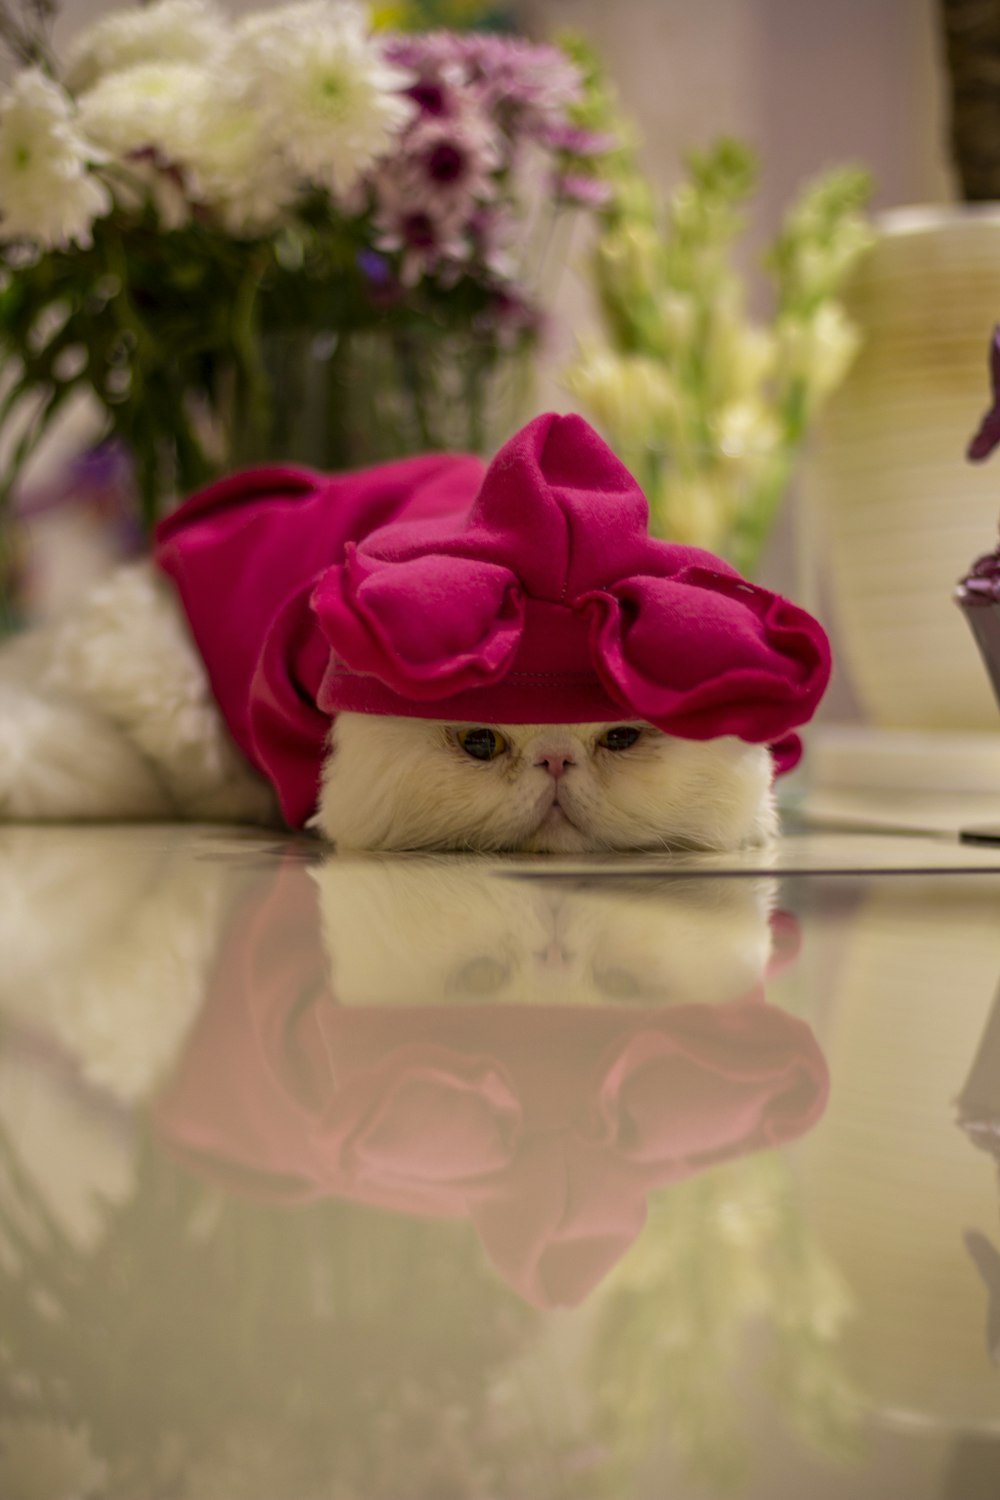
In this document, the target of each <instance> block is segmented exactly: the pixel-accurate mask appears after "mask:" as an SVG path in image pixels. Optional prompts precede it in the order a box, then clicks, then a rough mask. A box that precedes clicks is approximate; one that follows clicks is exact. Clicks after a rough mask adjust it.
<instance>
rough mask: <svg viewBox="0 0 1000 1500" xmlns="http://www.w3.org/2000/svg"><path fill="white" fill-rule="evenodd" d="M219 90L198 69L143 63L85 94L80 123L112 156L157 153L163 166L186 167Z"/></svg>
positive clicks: (210, 77)
mask: <svg viewBox="0 0 1000 1500" xmlns="http://www.w3.org/2000/svg"><path fill="white" fill-rule="evenodd" d="M216 87H217V83H216V80H215V75H214V73H212V72H211V71H210V70H209V69H208V68H204V67H200V66H198V65H197V64H196V63H180V62H174V63H140V64H138V65H137V66H136V67H134V68H126V69H124V70H123V71H122V72H120V73H109V74H108V76H107V77H106V78H102V79H101V81H100V83H98V84H96V85H95V86H94V87H93V88H92V89H89V90H88V91H87V93H85V94H82V95H81V96H80V100H79V110H80V123H81V125H82V126H83V129H84V130H85V131H86V133H87V135H88V137H89V138H90V139H91V140H93V141H96V142H97V144H98V145H99V146H102V147H103V148H104V149H105V150H106V151H108V152H110V153H111V155H113V156H118V157H126V156H128V155H129V154H130V152H135V151H145V150H155V152H156V153H157V156H158V157H159V158H161V159H162V160H164V161H169V162H178V161H184V160H185V159H186V157H187V156H188V153H189V152H190V150H191V147H192V141H193V138H194V135H195V126H194V121H195V120H196V119H197V118H198V115H199V112H200V111H203V110H204V109H205V107H206V106H207V103H208V102H209V101H210V100H211V97H212V93H213V91H214V89H215V88H216Z"/></svg>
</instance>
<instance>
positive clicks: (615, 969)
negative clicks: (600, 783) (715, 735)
mask: <svg viewBox="0 0 1000 1500" xmlns="http://www.w3.org/2000/svg"><path fill="white" fill-rule="evenodd" d="M312 877H313V879H314V880H315V882H316V883H317V886H318V888H319V897H320V910H321V913H322V922H323V931H324V938H325V944H326V949H327V952H328V954H329V959H330V965H331V971H332V978H333V984H334V988H335V990H336V993H337V996H338V999H340V1000H341V1001H342V1003H344V1004H348V1005H372V1004H375V1005H396V1004H427V1005H431V1004H436V1003H439V1002H440V1001H442V1000H445V1001H451V1002H452V1003H459V1002H466V1003H469V1002H475V1001H480V1002H490V1003H494V1004H495V1003H509V1002H518V1003H529V1004H552V1003H572V1004H575V1005H580V1004H608V1003H626V1004H638V1005H643V1004H653V1005H673V1004H722V1003H724V1002H726V1001H728V1000H737V999H740V998H742V997H743V996H744V995H746V994H747V993H748V992H749V991H750V990H751V989H753V988H754V987H755V986H756V985H759V984H760V983H761V981H762V980H763V978H764V975H765V973H766V969H767V965H768V959H769V955H770V951H771V927H770V925H769V921H768V917H769V913H770V910H771V907H772V904H773V899H774V883H773V882H772V881H770V880H714V879H705V880H683V879H672V880H667V881H662V882H661V881H650V880H646V881H643V880H634V881H630V880H624V879H616V880H615V881H612V882H609V883H608V884H607V885H603V886H601V887H600V888H598V889H596V890H595V889H591V888H588V887H586V886H584V887H582V888H579V889H577V888H574V887H572V886H569V885H564V884H563V883H562V882H559V883H554V882H544V883H540V882H534V881H528V880H518V879H508V878H504V877H503V876H499V877H498V876H497V874H496V873H489V872H487V871H485V870H483V869H481V868H480V867H479V866H477V864H476V863H475V862H474V861H471V860H462V861H460V862H455V861H453V860H448V859H443V858H441V857H437V858H435V857H434V856H424V857H421V858H413V859H407V860H403V861H398V860H385V861H382V860H379V861H374V860H373V861H364V862H358V863H355V862H354V861H351V862H349V863H340V862H338V861H337V860H326V861H325V862H324V863H323V864H322V865H320V866H317V867H315V868H314V869H313V871H312Z"/></svg>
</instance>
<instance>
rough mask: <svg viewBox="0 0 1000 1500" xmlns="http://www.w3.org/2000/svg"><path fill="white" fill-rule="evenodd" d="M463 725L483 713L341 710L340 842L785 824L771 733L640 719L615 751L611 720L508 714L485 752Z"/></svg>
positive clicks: (721, 840)
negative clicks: (768, 741) (753, 737)
mask: <svg viewBox="0 0 1000 1500" xmlns="http://www.w3.org/2000/svg"><path fill="white" fill-rule="evenodd" d="M619 722H629V723H633V724H636V725H637V727H639V724H638V723H637V721H634V720H633V721H619ZM460 727H471V726H456V725H453V724H449V723H444V722H442V721H439V720H435V719H419V718H393V717H390V716H381V715H379V716H373V715H365V714H355V713H347V712H344V713H341V714H339V715H338V717H337V719H336V721H335V723H334V727H333V730H332V734H331V740H330V754H328V756H327V758H326V762H325V765H324V770H323V784H322V789H321V794H320V803H319V812H318V814H317V816H316V818H315V820H314V823H315V826H316V827H318V829H319V830H320V831H321V832H322V833H323V834H324V835H325V836H326V837H327V838H329V839H332V840H333V841H334V842H335V843H336V844H337V846H338V848H340V849H383V850H401V849H471V848H475V849H480V850H485V851H488V852H501V851H517V852H526V853H554V854H576V853H582V852H584V851H589V850H614V849H637V848H638V849H670V848H691V847H695V848H707V849H726V848H735V847H738V846H740V845H743V844H758V843H762V842H764V841H766V840H767V839H768V838H770V837H772V836H773V834H774V832H775V822H776V815H775V810H774V803H773V798H772V795H771V780H772V766H771V758H770V754H769V752H768V751H767V749H766V748H765V747H763V746H760V745H748V744H746V743H745V742H743V741H741V740H738V739H736V738H734V737H731V736H725V737H722V738H719V739H714V740H707V741H692V740H681V739H676V738H673V737H672V736H669V735H666V734H663V733H661V732H660V731H659V730H656V729H653V728H652V727H651V726H649V725H641V727H642V731H643V732H642V734H641V736H640V738H639V740H638V742H637V743H636V744H635V745H633V746H632V747H630V748H629V749H626V750H622V751H610V750H607V749H605V748H602V747H601V746H600V744H599V740H600V739H601V736H602V735H603V734H604V733H605V732H606V731H607V730H608V729H609V728H612V727H614V726H613V725H610V724H551V725H546V724H515V725H506V724H499V725H492V726H489V727H491V728H496V729H498V730H499V731H500V733H501V734H502V735H503V736H504V739H505V740H506V741H507V744H508V749H507V751H506V753H504V754H502V755H499V756H497V757H496V759H494V760H491V761H480V760H476V759H474V758H472V757H471V756H469V755H467V754H465V752H464V751H463V750H462V749H461V747H460V746H459V744H458V742H457V739H456V734H455V730H456V729H457V728H460ZM552 755H557V756H561V757H562V758H563V759H565V760H566V761H567V762H568V764H567V766H566V770H565V773H564V774H563V775H562V776H561V777H560V778H559V779H558V784H557V782H556V780H555V779H554V778H553V777H552V776H551V775H550V774H549V772H548V770H547V769H546V767H545V765H544V764H543V762H544V760H545V758H546V757H547V756H549V757H551V756H552ZM556 798H558V804H559V808H558V811H553V802H554V800H555V799H556Z"/></svg>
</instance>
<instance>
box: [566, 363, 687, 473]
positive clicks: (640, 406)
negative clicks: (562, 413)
mask: <svg viewBox="0 0 1000 1500" xmlns="http://www.w3.org/2000/svg"><path fill="white" fill-rule="evenodd" d="M565 380H566V385H567V387H568V389H569V390H570V391H571V392H572V393H573V395H574V396H576V397H577V398H578V400H579V401H580V402H581V403H582V405H583V406H584V407H586V409H587V410H588V411H589V412H590V414H591V415H592V416H593V418H594V420H595V422H596V423H597V425H598V426H599V427H600V428H602V429H603V431H604V433H605V434H606V436H607V437H608V438H609V440H610V441H611V443H612V445H613V446H615V447H616V448H617V449H618V451H619V452H627V453H630V454H631V453H633V452H634V451H637V450H641V449H643V448H645V447H654V448H656V447H661V446H663V445H664V444H665V443H667V442H669V440H670V438H671V436H672V434H673V432H674V431H675V430H676V428H677V426H678V417H679V410H680V393H679V391H678V388H677V383H676V381H675V379H674V377H673V376H672V375H671V373H670V371H669V370H668V369H667V368H666V366H665V365H664V364H663V363H662V362H661V361H660V360H656V359H649V358H647V357H646V356H645V355H642V354H619V353H618V352H617V351H615V350H612V349H608V348H605V347H604V346H602V345H600V344H597V343H593V342H590V341H586V340H581V347H580V356H579V358H578V359H577V361H576V362H575V364H573V365H572V366H571V368H570V369H569V370H568V371H567V372H566V377H565Z"/></svg>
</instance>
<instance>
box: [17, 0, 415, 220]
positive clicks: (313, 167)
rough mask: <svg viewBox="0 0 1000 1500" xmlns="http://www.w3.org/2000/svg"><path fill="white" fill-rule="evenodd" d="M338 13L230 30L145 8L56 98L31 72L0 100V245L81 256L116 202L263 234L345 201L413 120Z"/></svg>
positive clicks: (195, 10) (85, 50) (302, 9)
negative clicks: (300, 214) (334, 200)
mask: <svg viewBox="0 0 1000 1500" xmlns="http://www.w3.org/2000/svg"><path fill="white" fill-rule="evenodd" d="M410 82H411V74H410V73H409V72H408V71H407V70H406V69H404V68H401V67H398V66H396V65H394V64H391V63H389V62H387V61H386V59H385V57H384V55H383V50H382V46H381V44H380V43H379V42H378V41H377V39H375V38H373V37H372V35H371V27H370V22H369V17H368V14H367V11H366V10H365V9H364V8H363V7H362V6H360V5H357V4H354V3H353V0H339V3H338V0H302V3H298V4H292V5H286V6H284V7H280V8H278V9H276V10H271V9H268V10H263V11H259V12H257V13H254V14H252V15H250V16H248V17H246V18H244V19H243V20H242V21H239V22H236V23H231V22H229V21H228V20H227V18H226V17H224V16H223V14H222V13H221V12H220V11H218V10H217V9H216V8H215V6H214V5H213V4H212V3H211V0H156V3H154V4H152V5H148V6H146V7H144V8H141V9H129V10H124V11H121V12H116V13H114V14H112V15H109V16H106V17H104V18H103V19H102V20H100V21H98V22H97V23H96V24H95V25H94V26H92V27H90V28H89V29H88V30H86V31H85V32H84V33H83V34H82V36H81V37H80V38H79V39H78V41H77V42H76V44H75V46H74V48H73V50H72V52H71V54H70V56H69V59H68V63H67V68H66V75H65V87H63V86H61V85H60V84H58V83H55V82H53V81H51V80H50V79H48V78H46V77H45V76H44V75H43V74H42V73H41V72H39V71H38V70H29V71H26V72H23V73H21V74H19V75H18V76H17V77H16V78H15V79H14V82H13V84H12V85H11V87H10V88H9V89H8V90H7V91H6V93H5V95H3V96H0V236H2V237H3V238H5V239H15V238H16V239H27V240H29V241H33V242H34V243H35V244H37V245H39V246H41V247H43V248H45V249H49V248H53V247H57V246H58V247H66V246H68V245H69V244H70V243H71V242H72V241H74V240H75V241H76V242H77V243H78V244H80V245H86V244H87V243H88V242H89V236H90V231H91V226H92V224H93V221H94V219H95V218H97V217H99V216H101V215H103V214H106V213H108V212H109V211H110V210H111V208H112V207H113V205H114V203H115V202H118V203H120V204H123V205H125V206H135V204H136V203H137V202H138V201H142V200H143V199H146V198H149V199H150V200H151V201H152V202H153V204H154V205H155V207H156V208H157V210H158V212H159V214H160V217H161V220H162V221H163V222H164V223H165V225H166V227H176V225H177V224H178V223H180V222H183V220H184V219H185V218H186V217H187V216H188V215H189V214H191V213H192V212H195V213H199V214H201V215H208V216H209V217H210V218H211V219H212V220H214V221H217V222H219V223H220V224H221V225H222V227H223V228H224V229H225V230H226V231H228V232H229V233H232V234H234V235H242V234H253V233H258V232H266V231H267V230H269V229H272V228H274V227H276V225H277V224H278V223H279V222H280V220H281V216H282V214H283V212H284V211H285V210H286V209H287V208H288V207H289V205H290V204H292V203H293V202H294V201H295V200H296V199H297V198H298V197H299V196H300V195H301V194H302V193H303V192H308V191H310V190H312V189H317V188H318V189H324V190H326V191H328V192H329V193H331V194H333V195H335V196H336V197H338V198H340V199H342V200H343V199H345V198H346V197H347V195H348V194H349V193H350V191H351V189H352V188H353V187H354V186H355V184H356V183H357V181H358V179H359V178H360V176H361V175H362V174H363V173H364V172H365V171H367V169H368V168H369V167H371V166H372V164H373V163H374V162H375V161H376V160H377V159H378V158H379V157H380V156H381V155H382V154H384V153H385V152H386V151H387V150H389V149H390V148H391V146H392V144H393V141H394V138H395V136H396V135H397V134H398V132H399V131H400V130H401V129H402V128H403V127H404V126H405V125H406V124H407V123H408V121H409V119H410V117H411V114H412V113H413V108H414V106H413V105H412V103H411V101H410V100H409V99H408V98H406V97H405V96H404V94H403V92H402V90H403V89H405V88H406V87H407V86H408V84H409V83H410Z"/></svg>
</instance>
